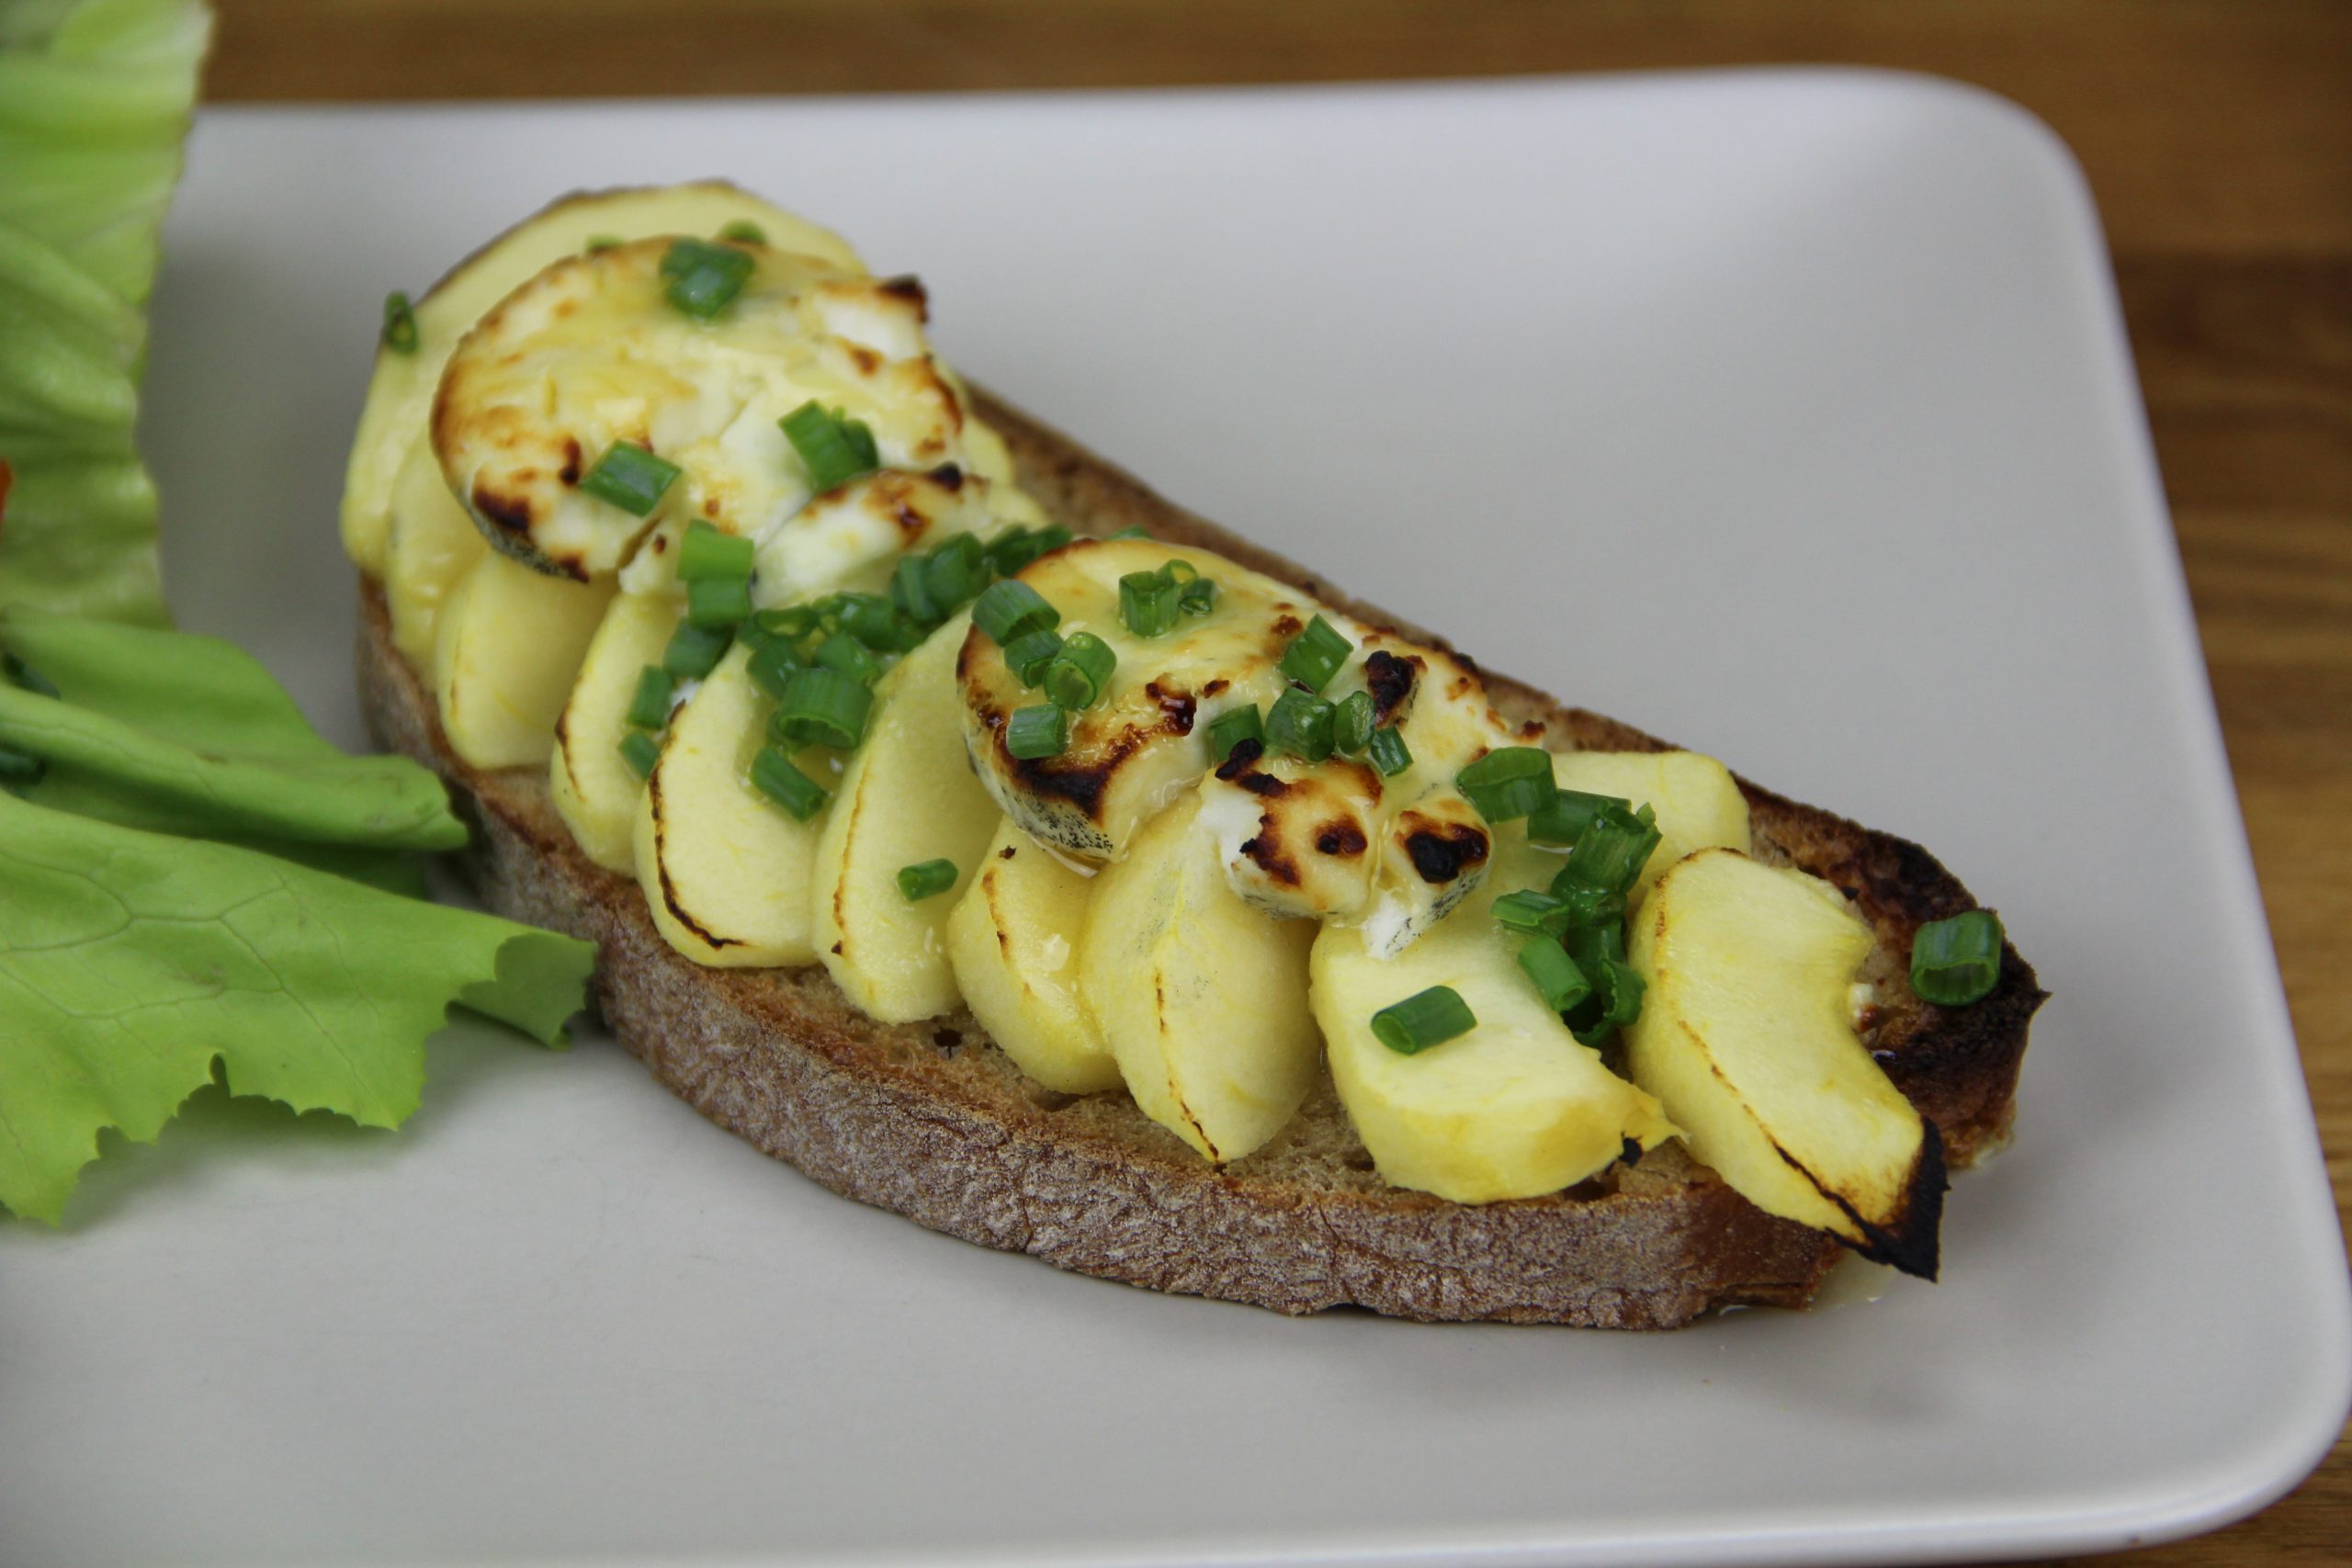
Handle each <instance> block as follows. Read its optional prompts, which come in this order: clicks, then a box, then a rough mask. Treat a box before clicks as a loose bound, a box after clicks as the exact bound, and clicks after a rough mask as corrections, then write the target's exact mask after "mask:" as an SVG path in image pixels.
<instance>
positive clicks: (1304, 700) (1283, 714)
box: [1266, 686, 1338, 762]
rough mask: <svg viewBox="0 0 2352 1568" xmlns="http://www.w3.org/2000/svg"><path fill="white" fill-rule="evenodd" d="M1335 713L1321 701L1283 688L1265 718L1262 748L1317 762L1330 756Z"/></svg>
mask: <svg viewBox="0 0 2352 1568" xmlns="http://www.w3.org/2000/svg"><path fill="white" fill-rule="evenodd" d="M1337 711H1338V710H1336V709H1334V708H1333V707H1332V706H1331V705H1330V704H1329V703H1327V702H1325V701H1324V700H1323V699H1322V698H1321V697H1310V696H1308V695H1307V694H1306V693H1305V692H1302V691H1300V690H1299V689H1298V688H1297V687H1296V686H1285V687H1283V694H1282V695H1281V696H1279V697H1276V698H1275V699H1274V705H1273V709H1272V711H1271V712H1270V713H1268V714H1267V715H1266V744H1267V745H1268V746H1270V747H1272V749H1273V750H1277V751H1287V752H1289V753H1290V754H1291V755H1292V756H1294V757H1304V758H1306V760H1307V761H1310V762H1319V761H1323V759H1324V758H1326V757H1329V755H1330V754H1331V722H1332V718H1333V716H1334V715H1335V713H1336V712H1337Z"/></svg>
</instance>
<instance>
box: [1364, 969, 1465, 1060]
mask: <svg viewBox="0 0 2352 1568" xmlns="http://www.w3.org/2000/svg"><path fill="white" fill-rule="evenodd" d="M1477 1025H1478V1019H1477V1015H1476V1014H1475V1013H1473V1012H1472V1011H1471V1010H1470V1004H1469V1003H1468V1002H1465V1001H1464V1000H1463V999H1462V993H1461V992H1459V991H1457V990H1455V989H1454V988H1453V987H1451V986H1431V987H1430V988H1429V989H1428V990H1426V991H1417V992H1415V993H1414V994H1413V995H1411V996H1409V997H1407V998H1405V999H1404V1000H1403V1001H1401V1002H1395V1003H1391V1004H1390V1005H1389V1006H1387V1007H1385V1008H1382V1009H1381V1010H1379V1011H1378V1012H1376V1013H1374V1014H1373V1015H1372V1032H1373V1036H1374V1038H1375V1039H1377V1040H1378V1041H1379V1042H1380V1043H1382V1044H1383V1045H1385V1046H1387V1047H1388V1048H1389V1049H1390V1050H1391V1051H1395V1052H1397V1053H1398V1054H1399V1055H1407V1056H1410V1055H1413V1054H1415V1053H1416V1052H1419V1051H1426V1050H1428V1049H1429V1048H1430V1046H1432V1045H1439V1044H1442V1043H1445V1042H1446V1041H1448V1040H1451V1039H1453V1037H1454V1036H1455V1035H1457V1034H1467V1033H1468V1032H1470V1031H1471V1030H1473V1029H1475V1028H1476V1027H1477Z"/></svg>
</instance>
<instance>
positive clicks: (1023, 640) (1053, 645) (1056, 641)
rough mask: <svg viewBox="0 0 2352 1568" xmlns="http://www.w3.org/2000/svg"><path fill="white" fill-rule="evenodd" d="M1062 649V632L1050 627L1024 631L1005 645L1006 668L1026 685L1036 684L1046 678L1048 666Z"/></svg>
mask: <svg viewBox="0 0 2352 1568" xmlns="http://www.w3.org/2000/svg"><path fill="white" fill-rule="evenodd" d="M1061 650H1062V636H1061V633H1059V632H1057V631H1055V630H1053V629H1051V628H1050V627H1048V628H1046V629H1045V630H1042V631H1034V632H1023V633H1022V634H1021V635H1020V636H1019V637H1014V638H1013V639H1012V641H1011V642H1008V643H1006V644H1005V645H1004V663H1005V668H1007V669H1008V670H1011V671H1012V672H1013V673H1014V674H1015V675H1017V676H1019V677H1020V678H1021V683H1022V684H1023V685H1024V686H1035V685H1036V683H1037V682H1040V681H1042V680H1044V679H1045V678H1046V666H1047V665H1048V664H1051V663H1052V662H1053V661H1054V655H1056V654H1057V653H1059V652H1060V651H1061Z"/></svg>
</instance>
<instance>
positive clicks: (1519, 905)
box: [1493, 887, 1568, 937]
mask: <svg viewBox="0 0 2352 1568" xmlns="http://www.w3.org/2000/svg"><path fill="white" fill-rule="evenodd" d="M1493 913H1494V917H1495V919H1496V920H1497V922H1498V923H1499V924H1501V925H1504V926H1507V927H1509V928H1510V930H1512V931H1540V932H1542V933H1543V934H1544V935H1545V936H1553V937H1556V936H1558V935H1560V934H1561V933H1562V932H1563V931H1566V930H1567V929H1568V907H1567V905H1566V904H1565V903H1562V902H1561V901H1560V900H1559V899H1557V898H1555V897H1552V896H1551V895H1550V894H1549V893H1538V892H1536V891H1535V890H1534V889H1533V888H1532V887H1531V888H1529V889H1527V890H1526V891H1525V892H1521V893H1506V894H1504V895H1503V896H1502V897H1499V898H1498V899H1496V900H1495V904H1494V910H1493Z"/></svg>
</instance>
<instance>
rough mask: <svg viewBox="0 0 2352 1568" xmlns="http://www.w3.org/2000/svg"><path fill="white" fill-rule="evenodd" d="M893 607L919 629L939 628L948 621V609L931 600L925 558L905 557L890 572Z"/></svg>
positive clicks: (900, 558)
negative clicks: (924, 564)
mask: <svg viewBox="0 0 2352 1568" xmlns="http://www.w3.org/2000/svg"><path fill="white" fill-rule="evenodd" d="M890 603H892V604H896V605H897V606H898V607H899V611H900V613H901V614H903V615H905V616H906V617H907V619H909V620H910V621H913V622H914V623H916V624H917V625H918V626H937V625H938V624H939V623H940V622H942V621H944V620H945V619H946V618H947V607H946V606H945V605H944V604H940V603H939V602H938V601H937V600H935V599H933V597H932V596H931V582H930V577H929V574H928V573H927V572H925V571H924V570H923V559H922V557H921V556H901V557H899V564H898V565H897V566H895V567H893V568H892V569H891V570H890Z"/></svg>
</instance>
